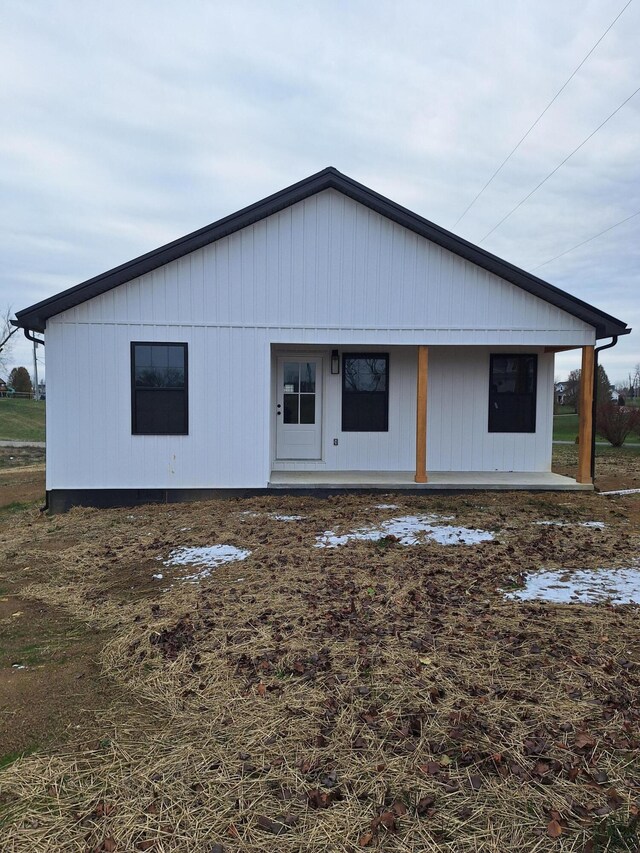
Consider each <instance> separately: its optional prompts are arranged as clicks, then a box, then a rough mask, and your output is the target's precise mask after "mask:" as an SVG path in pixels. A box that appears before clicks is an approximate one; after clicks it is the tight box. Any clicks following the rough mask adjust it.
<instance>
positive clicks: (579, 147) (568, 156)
mask: <svg viewBox="0 0 640 853" xmlns="http://www.w3.org/2000/svg"><path fill="white" fill-rule="evenodd" d="M638 92H640V86H638V88H637V89H636V90H635V92H632V93H631V94H630V95H629V97H628V98H625V100H624V101H623V102H622V103H621V104H620V106H619V107H616V108H615V110H614V111H613V112H612V113H611V114H610V115H609V116H607V118H606V119H605V120H604V121H603V122H601V123H600V124H599V125H598V126H597V127H596V129H595V130H592V131H591V133H590V134H589V136H587V137H586V139H583V140H582V142H581V143H580V145H577V146H576V147H575V148H574V149H573V151H572V152H571V153H570V154H567V156H566V157H565V158H564V160H562V161H561V162H560V163H558V165H557V166H556V167H555V169H552V170H551V171H550V172H549V174H548V175H547V176H546V178H543V179H542V180H541V181H540V183H539V184H537V186H535V187H534V188H533V189H532V190H531V192H530V193H527V195H526V196H525V197H524V198H523V199H521V200H520V201H519V202H518V203H517V204H516V206H515V207H512V208H511V210H510V211H509V213H507V214H506V216H503V217H502V219H501V220H500V222H498V224H497V225H494V226H493V228H492V229H491V230H490V231H487V233H486V234H485V235H484V237H483V238H482V240H480V243H484V241H485V240H486V239H487V237H490V236H491V235H492V234H493V232H494V231H497V230H498V228H499V227H500V226H501V225H502V224H503V222H506V221H507V219H509V217H510V216H511V215H512V214H514V213H515V212H516V210H518V208H519V207H522V205H523V204H524V203H525V201H528V200H529V199H530V198H531V196H532V195H533V194H534V193H537V192H538V190H539V189H540V187H541V186H543V184H546V183H547V181H548V180H549V178H551V177H552V176H553V175H555V173H556V172H557V171H558V169H560V168H561V167H562V166H564V164H565V163H566V162H567V161H568V160H570V159H571V158H572V157H573V155H574V154H576V153H577V152H578V151H579V150H580V149H581V148H582V146H583V145H586V143H587V142H588V141H589V140H590V139H591V138H592V137H593V136H595V135H596V133H597V132H598V131H599V130H601V129H602V128H603V127H604V126H605V124H606V123H607V122H608V121H610V120H611V119H612V118H613V117H614V115H615V114H616V113H619V112H620V110H621V109H622V108H623V107H624V105H625V104H628V103H629V101H630V100H631V98H633V97H634V96H635V95H637V94H638Z"/></svg>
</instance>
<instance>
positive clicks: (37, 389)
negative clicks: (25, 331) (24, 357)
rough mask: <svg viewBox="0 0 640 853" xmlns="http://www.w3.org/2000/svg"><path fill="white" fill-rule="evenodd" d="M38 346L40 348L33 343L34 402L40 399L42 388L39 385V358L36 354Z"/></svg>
mask: <svg viewBox="0 0 640 853" xmlns="http://www.w3.org/2000/svg"><path fill="white" fill-rule="evenodd" d="M37 346H38V344H37V343H36V342H35V341H34V342H33V378H34V380H35V387H34V395H33V398H34V400H39V399H40V386H39V385H38V356H37V354H36V347H37Z"/></svg>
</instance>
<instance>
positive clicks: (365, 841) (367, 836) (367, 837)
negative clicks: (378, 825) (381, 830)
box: [358, 830, 373, 847]
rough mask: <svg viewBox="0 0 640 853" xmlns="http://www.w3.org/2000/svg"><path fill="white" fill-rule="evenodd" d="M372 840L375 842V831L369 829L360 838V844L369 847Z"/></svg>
mask: <svg viewBox="0 0 640 853" xmlns="http://www.w3.org/2000/svg"><path fill="white" fill-rule="evenodd" d="M372 842H373V832H371V830H367V831H366V832H365V833H363V834H362V835H361V836H360V838H359V839H358V846H359V847H369V845H370V844H371V843H372Z"/></svg>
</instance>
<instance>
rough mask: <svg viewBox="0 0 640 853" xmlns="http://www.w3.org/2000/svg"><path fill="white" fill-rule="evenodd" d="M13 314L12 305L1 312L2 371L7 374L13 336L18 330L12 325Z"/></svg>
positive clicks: (0, 352) (0, 365)
mask: <svg viewBox="0 0 640 853" xmlns="http://www.w3.org/2000/svg"><path fill="white" fill-rule="evenodd" d="M12 315H13V308H12V307H11V306H10V305H8V306H7V307H6V308H5V309H4V310H3V311H2V313H0V373H4V374H5V375H6V373H7V370H8V362H9V357H10V355H11V349H12V347H13V342H14V338H13V337H12V336H13V335H14V334H15V333H16V332H17V331H18V330H17V328H16V327H15V326H12V325H11V317H12Z"/></svg>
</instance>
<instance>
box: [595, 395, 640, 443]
mask: <svg viewBox="0 0 640 853" xmlns="http://www.w3.org/2000/svg"><path fill="white" fill-rule="evenodd" d="M637 431H640V409H627V408H625V407H624V406H618V405H617V403H614V402H606V403H601V404H600V405H599V406H598V408H597V411H596V432H598V433H599V434H600V435H601V436H602V437H603V438H606V440H607V441H608V442H609V443H610V444H612V445H613V446H614V447H622V445H623V444H624V440H625V438H626V437H627V436H628V435H629V433H630V432H637Z"/></svg>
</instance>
